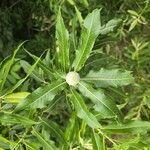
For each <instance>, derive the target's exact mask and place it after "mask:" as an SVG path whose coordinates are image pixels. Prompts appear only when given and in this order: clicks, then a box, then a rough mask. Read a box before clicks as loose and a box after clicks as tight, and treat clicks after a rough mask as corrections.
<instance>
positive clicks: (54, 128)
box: [40, 118, 66, 143]
mask: <svg viewBox="0 0 150 150" xmlns="http://www.w3.org/2000/svg"><path fill="white" fill-rule="evenodd" d="M40 120H41V123H42V125H43V126H44V127H45V128H46V129H48V131H50V132H51V133H52V134H53V135H54V136H55V137H56V138H57V139H58V140H59V142H62V143H66V141H65V138H64V134H63V131H62V130H61V128H60V127H59V126H58V125H57V124H56V123H55V122H53V121H48V120H46V119H42V118H40Z"/></svg>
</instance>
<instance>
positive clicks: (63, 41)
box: [56, 10, 69, 71]
mask: <svg viewBox="0 0 150 150" xmlns="http://www.w3.org/2000/svg"><path fill="white" fill-rule="evenodd" d="M56 38H57V44H58V48H59V49H58V59H59V63H60V64H61V65H62V68H63V70H64V71H66V70H68V69H69V33H68V31H67V29H66V27H65V25H64V21H63V18H62V17H61V11H60V10H59V13H58V16H57V23H56Z"/></svg>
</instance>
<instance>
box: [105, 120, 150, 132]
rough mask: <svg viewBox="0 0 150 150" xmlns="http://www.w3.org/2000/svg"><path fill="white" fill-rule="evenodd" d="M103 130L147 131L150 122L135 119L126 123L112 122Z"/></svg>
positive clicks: (149, 128)
mask: <svg viewBox="0 0 150 150" xmlns="http://www.w3.org/2000/svg"><path fill="white" fill-rule="evenodd" d="M102 130H105V131H109V132H112V133H145V132H146V131H148V130H150V122H148V121H140V120H134V121H130V122H127V123H124V124H110V125H107V126H104V127H103V128H102Z"/></svg>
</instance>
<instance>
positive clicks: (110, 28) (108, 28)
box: [100, 19, 121, 34]
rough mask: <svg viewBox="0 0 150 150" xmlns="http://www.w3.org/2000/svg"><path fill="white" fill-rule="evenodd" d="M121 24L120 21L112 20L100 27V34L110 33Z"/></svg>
mask: <svg viewBox="0 0 150 150" xmlns="http://www.w3.org/2000/svg"><path fill="white" fill-rule="evenodd" d="M120 22H121V19H112V20H110V21H108V22H107V24H106V25H104V26H102V27H101V29H100V34H107V33H109V32H112V31H113V30H114V28H115V27H116V26H117V25H118V24H119V23H120Z"/></svg>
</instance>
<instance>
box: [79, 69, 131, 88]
mask: <svg viewBox="0 0 150 150" xmlns="http://www.w3.org/2000/svg"><path fill="white" fill-rule="evenodd" d="M82 80H85V81H87V82H91V83H94V84H95V85H96V86H97V87H108V86H113V87H118V86H123V85H128V84H130V83H132V82H133V81H134V78H133V76H132V75H131V72H130V71H125V72H122V71H120V70H119V69H114V70H106V69H103V68H102V69H101V70H99V71H93V70H91V71H90V72H89V73H88V74H87V76H86V77H85V78H83V79H82Z"/></svg>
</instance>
